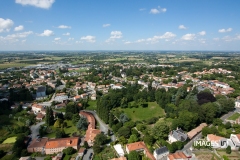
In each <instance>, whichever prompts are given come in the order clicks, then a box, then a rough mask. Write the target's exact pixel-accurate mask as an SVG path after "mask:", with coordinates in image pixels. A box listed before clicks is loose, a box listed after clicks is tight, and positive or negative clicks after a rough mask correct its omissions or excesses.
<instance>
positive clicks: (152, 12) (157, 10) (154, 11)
mask: <svg viewBox="0 0 240 160" xmlns="http://www.w3.org/2000/svg"><path fill="white" fill-rule="evenodd" d="M166 11H167V9H166V8H161V7H160V6H158V8H153V9H151V10H150V13H151V14H158V13H164V12H166Z"/></svg>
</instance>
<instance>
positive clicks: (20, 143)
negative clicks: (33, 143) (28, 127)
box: [12, 134, 26, 156]
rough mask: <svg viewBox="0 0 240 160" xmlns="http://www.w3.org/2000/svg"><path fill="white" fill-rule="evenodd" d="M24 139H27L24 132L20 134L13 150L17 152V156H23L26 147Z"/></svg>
mask: <svg viewBox="0 0 240 160" xmlns="http://www.w3.org/2000/svg"><path fill="white" fill-rule="evenodd" d="M24 140H25V136H24V134H20V135H18V137H17V139H16V142H15V143H14V145H13V148H12V151H13V152H15V154H16V155H17V156H21V152H22V150H23V149H24V148H25V147H26V145H25V143H24Z"/></svg>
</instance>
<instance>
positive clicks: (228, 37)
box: [222, 36, 233, 42]
mask: <svg viewBox="0 0 240 160" xmlns="http://www.w3.org/2000/svg"><path fill="white" fill-rule="evenodd" d="M222 40H224V41H226V42H230V41H232V40H233V39H232V37H230V36H224V37H223V38H222Z"/></svg>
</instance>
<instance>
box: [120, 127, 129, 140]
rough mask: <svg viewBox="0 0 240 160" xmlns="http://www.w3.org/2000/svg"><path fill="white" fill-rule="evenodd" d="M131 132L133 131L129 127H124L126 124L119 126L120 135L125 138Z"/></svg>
mask: <svg viewBox="0 0 240 160" xmlns="http://www.w3.org/2000/svg"><path fill="white" fill-rule="evenodd" d="M130 133H131V130H130V129H129V128H127V127H124V126H123V127H121V128H119V130H118V135H119V136H123V137H125V138H128V137H129V135H130Z"/></svg>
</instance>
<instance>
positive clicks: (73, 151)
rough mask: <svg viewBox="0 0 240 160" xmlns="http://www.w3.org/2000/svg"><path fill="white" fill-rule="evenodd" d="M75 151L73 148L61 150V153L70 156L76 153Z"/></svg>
mask: <svg viewBox="0 0 240 160" xmlns="http://www.w3.org/2000/svg"><path fill="white" fill-rule="evenodd" d="M76 151H77V150H76V149H74V148H73V147H68V148H66V149H64V150H63V153H65V154H66V155H72V154H74V153H76Z"/></svg>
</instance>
